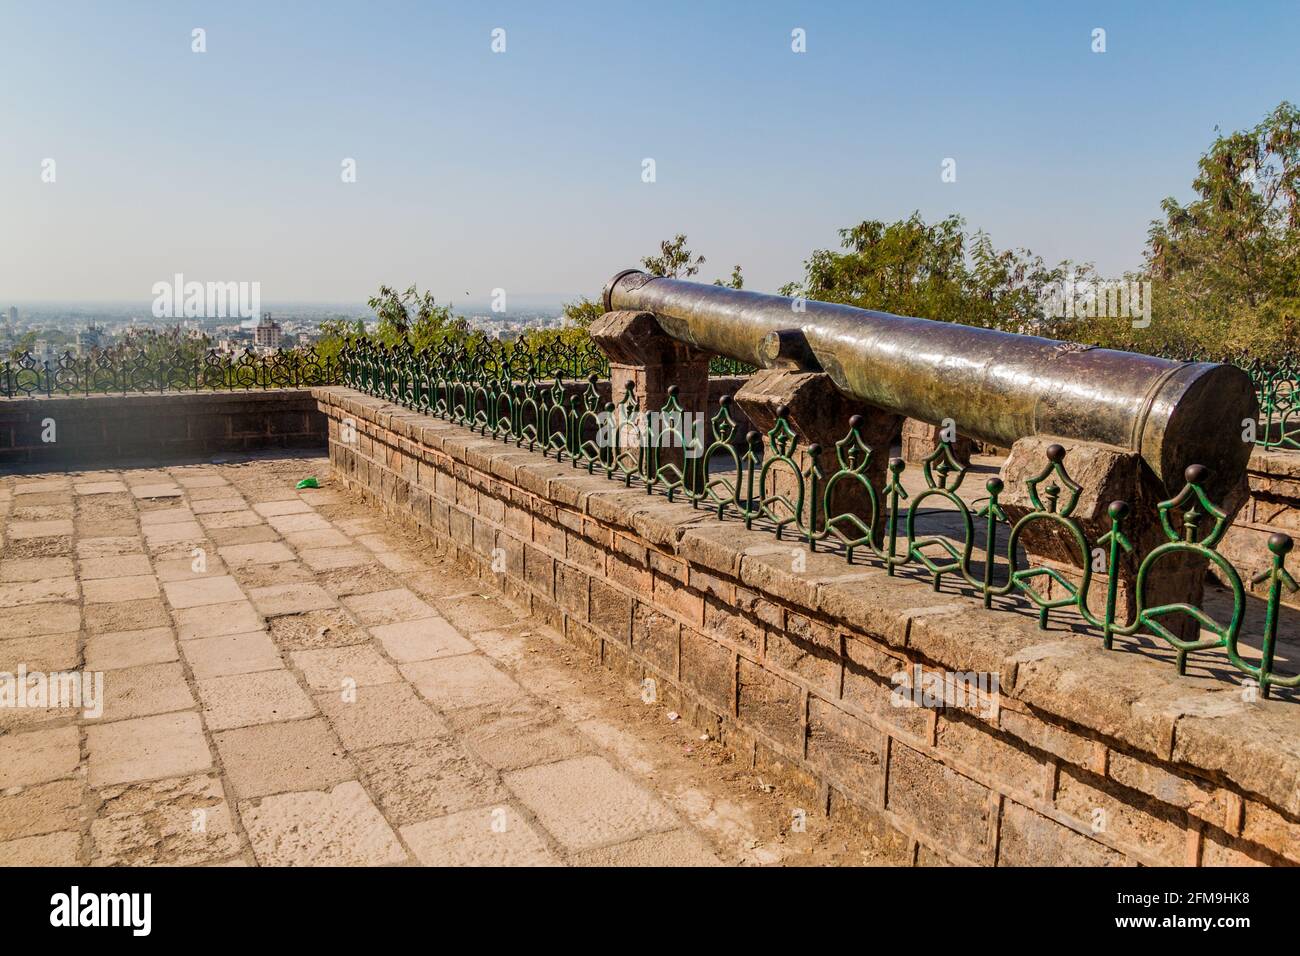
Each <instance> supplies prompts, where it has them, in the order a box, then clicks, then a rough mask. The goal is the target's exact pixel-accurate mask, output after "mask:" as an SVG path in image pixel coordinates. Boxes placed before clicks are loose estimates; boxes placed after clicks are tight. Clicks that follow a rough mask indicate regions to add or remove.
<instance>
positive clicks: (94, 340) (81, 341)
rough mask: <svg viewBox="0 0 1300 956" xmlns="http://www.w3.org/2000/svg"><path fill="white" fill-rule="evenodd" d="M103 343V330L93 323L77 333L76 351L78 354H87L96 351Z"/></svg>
mask: <svg viewBox="0 0 1300 956" xmlns="http://www.w3.org/2000/svg"><path fill="white" fill-rule="evenodd" d="M103 343H104V330H103V329H101V328H99V327H98V326H96V325H94V324H93V323H92V324H91V325H88V326H86V328H84V329H82V330H81V331H80V332H78V333H77V349H78V351H80V352H89V351H90V350H91V349H97V348H99V347H100V346H101V345H102V344H103Z"/></svg>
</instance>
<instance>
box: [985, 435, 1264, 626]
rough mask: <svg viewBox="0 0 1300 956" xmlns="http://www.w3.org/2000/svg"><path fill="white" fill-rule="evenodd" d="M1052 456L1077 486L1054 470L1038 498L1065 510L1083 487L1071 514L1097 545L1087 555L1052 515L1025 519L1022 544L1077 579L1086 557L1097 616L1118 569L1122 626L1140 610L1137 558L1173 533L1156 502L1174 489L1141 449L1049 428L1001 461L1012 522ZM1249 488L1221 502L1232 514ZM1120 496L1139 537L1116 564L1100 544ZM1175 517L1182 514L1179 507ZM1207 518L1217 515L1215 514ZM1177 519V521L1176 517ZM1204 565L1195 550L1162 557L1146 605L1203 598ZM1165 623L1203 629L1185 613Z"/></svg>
mask: <svg viewBox="0 0 1300 956" xmlns="http://www.w3.org/2000/svg"><path fill="white" fill-rule="evenodd" d="M1052 461H1060V462H1061V463H1062V465H1063V466H1064V468H1065V471H1066V473H1067V474H1068V475H1069V477H1070V479H1071V480H1072V481H1073V482H1075V484H1077V486H1078V487H1077V488H1071V487H1069V486H1068V485H1066V484H1065V483H1064V482H1062V481H1061V480H1060V479H1059V478H1058V477H1057V476H1056V475H1049V476H1047V477H1046V478H1044V479H1043V480H1042V481H1041V482H1040V483H1039V485H1038V495H1039V500H1040V501H1041V502H1042V503H1043V504H1044V506H1046V507H1048V508H1050V507H1051V505H1050V502H1051V500H1052V499H1053V497H1054V498H1055V501H1056V508H1057V510H1058V511H1059V512H1062V513H1063V512H1064V511H1065V510H1066V508H1067V507H1068V506H1069V503H1070V500H1071V498H1072V497H1074V496H1075V495H1076V494H1077V499H1076V500H1075V503H1074V509H1073V512H1072V514H1071V517H1073V518H1074V519H1075V520H1076V521H1078V523H1079V525H1080V527H1081V528H1082V529H1083V531H1084V534H1085V535H1086V537H1087V540H1088V546H1089V548H1090V549H1091V550H1090V552H1089V554H1087V555H1086V556H1085V555H1083V554H1081V553H1080V548H1079V545H1078V543H1077V541H1076V540H1075V538H1074V536H1073V535H1072V534H1070V533H1069V531H1068V529H1066V528H1065V527H1064V526H1062V525H1061V524H1059V523H1057V522H1054V521H1050V520H1043V521H1034V522H1032V523H1030V524H1029V525H1028V526H1026V528H1025V531H1024V533H1023V534H1022V535H1021V537H1020V540H1019V544H1020V546H1021V547H1023V549H1024V551H1025V554H1026V555H1027V557H1028V559H1029V562H1030V563H1031V564H1032V565H1034V566H1035V567H1048V568H1052V569H1054V570H1056V571H1057V572H1058V573H1060V574H1061V576H1062V577H1064V578H1065V579H1066V580H1067V581H1069V582H1070V583H1071V584H1072V585H1074V586H1076V587H1077V586H1078V585H1079V584H1080V583H1081V582H1082V579H1083V564H1082V562H1083V561H1088V562H1089V563H1090V564H1091V566H1092V568H1093V580H1092V584H1091V586H1090V588H1089V592H1088V607H1089V609H1090V610H1091V611H1092V613H1093V614H1094V615H1095V616H1096V617H1097V618H1098V619H1101V618H1102V617H1103V616H1104V614H1105V610H1106V592H1107V587H1108V581H1109V576H1110V575H1111V574H1117V575H1118V576H1119V581H1118V589H1117V594H1118V600H1117V603H1116V620H1117V623H1118V624H1119V625H1121V626H1122V625H1124V624H1126V623H1128V622H1129V621H1131V620H1132V618H1133V615H1134V614H1135V613H1136V610H1137V592H1136V581H1137V570H1138V565H1139V563H1140V562H1141V560H1142V558H1143V557H1144V556H1146V555H1147V554H1149V553H1150V552H1151V550H1152V549H1154V548H1156V547H1158V546H1159V545H1161V544H1163V543H1164V542H1166V541H1168V540H1169V538H1168V536H1167V535H1166V534H1165V532H1164V529H1163V527H1162V526H1161V523H1160V515H1159V512H1158V510H1157V506H1158V505H1159V503H1160V502H1161V501H1164V500H1167V499H1169V498H1172V497H1173V494H1174V493H1171V492H1169V491H1168V490H1166V489H1165V488H1164V487H1163V486H1162V485H1161V484H1160V482H1159V481H1158V480H1157V479H1156V478H1155V476H1154V475H1153V474H1152V472H1151V470H1150V469H1149V468H1148V467H1147V466H1146V465H1145V464H1144V463H1143V462H1142V459H1141V456H1139V455H1138V454H1137V453H1136V452H1132V451H1128V450H1125V449H1122V448H1116V447H1114V446H1112V445H1104V444H1098V443H1091V442H1080V441H1066V440H1063V439H1055V438H1050V437H1043V436H1036V437H1033V438H1022V439H1020V440H1019V441H1017V442H1016V443H1015V444H1014V445H1013V446H1012V448H1011V454H1010V456H1009V457H1008V458H1007V461H1006V463H1005V464H1004V465H1003V468H1002V478H1003V480H1004V482H1005V484H1006V490H1005V491H1004V492H1003V494H1002V496H1001V498H1000V501H1001V503H1002V507H1003V509H1004V510H1005V511H1006V513H1007V516H1008V517H1009V518H1010V519H1011V521H1012V523H1013V524H1014V523H1015V522H1016V521H1018V520H1019V519H1020V518H1022V517H1024V515H1026V514H1028V513H1029V512H1031V511H1034V510H1036V509H1035V506H1034V504H1033V502H1032V500H1031V499H1030V494H1029V486H1028V484H1027V481H1028V480H1030V479H1033V478H1035V477H1037V476H1038V475H1040V474H1041V473H1042V472H1043V471H1044V469H1046V468H1047V467H1048V465H1049V464H1050V463H1051V462H1052ZM1247 490H1248V489H1247V487H1246V485H1245V481H1244V479H1243V481H1242V483H1241V486H1240V488H1239V489H1238V490H1236V491H1234V492H1233V493H1231V494H1230V495H1229V499H1228V500H1227V501H1225V502H1216V504H1219V505H1220V507H1223V508H1224V510H1225V511H1227V513H1228V516H1229V518H1231V516H1232V515H1233V514H1235V513H1236V511H1237V509H1238V508H1240V507H1241V505H1242V504H1243V503H1244V502H1245V500H1246V497H1247ZM1175 493H1176V492H1175ZM1116 501H1122V502H1125V503H1126V504H1127V505H1128V506H1129V508H1128V512H1127V514H1126V515H1125V517H1124V520H1123V522H1122V523H1121V525H1120V530H1121V531H1122V532H1123V534H1124V536H1125V537H1126V538H1127V539H1128V541H1129V543H1130V544H1132V545H1133V550H1132V551H1131V552H1125V553H1124V554H1123V557H1121V559H1120V561H1119V562H1118V567H1116V568H1111V567H1109V566H1108V565H1109V554H1110V549H1109V547H1108V546H1107V545H1099V544H1098V539H1099V538H1101V537H1102V536H1103V535H1105V534H1106V533H1107V532H1108V531H1110V529H1111V517H1110V511H1109V509H1110V506H1111V503H1112V502H1116ZM1177 520H1178V521H1181V514H1179V515H1178V516H1177ZM1205 520H1206V521H1207V522H1209V523H1212V521H1213V519H1212V518H1210V517H1209V516H1206V519H1205ZM1175 527H1179V525H1178V524H1175ZM1209 527H1210V524H1204V525H1202V527H1201V534H1200V535H1198V537H1201V536H1203V535H1204V533H1205V531H1207V530H1208V529H1209ZM1005 548H1006V540H1005V538H1004V539H1002V540H1001V541H1000V546H999V553H1001V554H1005V553H1006V552H1005ZM1022 566H1023V565H1022ZM1206 570H1207V568H1206V562H1205V561H1204V560H1201V559H1198V558H1197V557H1195V556H1194V555H1190V554H1171V555H1168V556H1166V557H1164V558H1161V559H1159V561H1158V563H1157V564H1155V565H1153V566H1152V568H1151V570H1150V571H1149V572H1148V575H1147V580H1146V587H1145V594H1144V604H1145V606H1146V607H1148V608H1151V607H1156V606H1159V605H1163V604H1175V603H1185V604H1189V605H1192V606H1200V604H1201V600H1202V598H1203V597H1204V592H1205V576H1206ZM1033 585H1034V588H1035V589H1036V590H1037V591H1038V592H1039V593H1040V594H1044V595H1045V596H1048V597H1051V598H1059V597H1064V596H1065V593H1066V592H1065V589H1064V588H1063V587H1061V585H1060V584H1059V583H1057V582H1055V581H1052V580H1051V579H1050V578H1049V577H1047V576H1040V577H1038V578H1035V579H1034V581H1033ZM1161 623H1162V624H1163V625H1164V626H1165V627H1166V628H1168V629H1169V630H1170V631H1171V632H1172V633H1174V634H1176V635H1178V636H1179V637H1181V638H1183V639H1185V640H1193V639H1195V638H1196V635H1197V633H1198V632H1199V630H1200V625H1199V623H1198V622H1196V621H1195V620H1193V619H1192V618H1190V617H1189V616H1187V615H1185V614H1179V615H1169V616H1166V617H1163V618H1162V619H1161ZM1225 623H1226V622H1225Z"/></svg>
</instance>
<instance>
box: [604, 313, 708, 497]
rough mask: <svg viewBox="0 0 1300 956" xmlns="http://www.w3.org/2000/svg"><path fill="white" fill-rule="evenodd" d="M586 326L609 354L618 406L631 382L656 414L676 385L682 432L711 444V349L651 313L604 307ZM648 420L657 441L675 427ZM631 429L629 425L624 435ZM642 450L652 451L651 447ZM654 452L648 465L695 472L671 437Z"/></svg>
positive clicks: (650, 435) (686, 474)
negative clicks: (669, 329) (684, 338)
mask: <svg viewBox="0 0 1300 956" xmlns="http://www.w3.org/2000/svg"><path fill="white" fill-rule="evenodd" d="M588 331H589V332H590V333H591V337H592V339H593V340H594V341H595V343H596V345H598V346H599V347H600V349H601V351H602V352H604V353H605V355H606V356H608V357H609V382H610V396H611V401H613V402H614V404H615V405H618V404H620V403H621V402H622V401H623V399H624V397H625V395H626V394H627V387H628V385H629V384H631V386H632V394H633V395H635V396H636V400H637V403H638V404H639V405H640V408H641V411H642V412H644V413H646V414H647V415H650V414H651V413H657V412H658V411H659V410H660V409H662V408H663V406H664V405H665V403H667V401H668V396H669V389H671V388H673V387H674V386H675V387H676V388H677V392H676V396H677V403H678V404H679V405H681V407H682V412H683V416H684V420H683V423H682V437H683V438H684V439H685V441H686V442H689V441H690V439H691V437H692V436H693V435H696V434H698V436H699V437H700V438H701V439H702V440H703V441H704V444H705V446H706V447H707V445H708V423H707V422H706V421H704V416H706V415H707V414H708V408H709V354H708V353H707V352H702V351H700V350H699V349H697V348H694V347H693V346H691V345H688V344H686V343H685V342H681V341H679V340H678V339H674V338H673V337H671V336H670V335H668V334H667V333H666V332H664V330H663V329H662V328H660V327H659V322H658V321H657V320H656V319H655V317H654V315H652V314H651V313H649V312H606V313H605V314H604V315H602V316H601V317H600V318H599V319H597V320H596V321H595V322H593V323H592V324H591V328H590V329H589V330H588ZM650 421H651V427H649V428H647V429H646V432H647V433H648V440H650V441H654V440H656V436H657V435H661V434H662V433H663V429H664V428H665V427H671V426H669V425H665V424H664V423H660V422H657V421H656V420H653V419H652V420H650ZM632 431H633V430H632V429H626V430H625V434H630V433H632ZM660 444H661V446H662V444H663V443H662V442H661V443H660ZM644 450H645V451H646V452H647V453H648V452H650V451H651V449H650V448H648V447H647V448H645V449H644ZM655 451H656V452H657V458H655V457H653V456H649V455H647V465H646V467H647V468H649V467H650V463H651V462H653V463H654V464H656V465H657V466H658V468H660V469H662V468H665V467H668V466H675V467H676V468H677V469H679V470H680V472H681V474H682V476H683V478H689V477H690V475H691V474H692V473H693V469H689V468H687V464H686V460H685V454H684V450H683V447H682V445H681V444H680V443H677V442H673V443H672V444H671V445H670V447H658V448H657V449H655ZM647 477H651V476H650V475H647Z"/></svg>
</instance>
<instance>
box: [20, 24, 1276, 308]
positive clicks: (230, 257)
mask: <svg viewBox="0 0 1300 956" xmlns="http://www.w3.org/2000/svg"><path fill="white" fill-rule="evenodd" d="M1097 28H1101V29H1103V30H1105V46H1106V49H1105V52H1104V53H1095V52H1093V45H1094V40H1093V31H1094V30H1095V29H1097ZM195 29H202V30H203V31H204V40H205V43H206V51H205V52H201V53H198V52H194V51H193V49H192V47H193V45H194V39H193V31H194V30H195ZM497 29H500V30H504V31H505V33H504V38H505V50H504V52H493V49H492V43H493V31H494V30H497ZM796 29H800V30H803V31H804V35H805V36H806V52H802V53H796V52H794V51H793V50H792V48H791V47H792V31H793V30H796ZM1297 50H1300V3H1298V2H1284V3H1269V2H1251V3H1248V4H1247V3H1229V2H1223V3H1198V2H1153V0H1144V2H1142V3H1067V2H1039V3H1023V4H1022V3H1002V2H995V0H987V2H980V3H957V2H951V3H945V2H933V3H926V2H907V3H898V2H892V3H869V2H848V3H836V2H823V3H796V2H785V3H776V2H758V0H755V2H737V3H730V2H720V0H694V2H681V3H679V2H664V0H661V2H619V0H605V2H593V3H576V2H575V3H569V2H564V0H556V2H548V3H537V2H531V3H492V2H483V3H479V2H469V0H461V2H451V3H434V2H422V3H414V2H412V3H397V2H382V0H379V2H369V0H367V2H358V0H351V2H342V3H340V2H331V0H319V2H311V3H307V2H295V0H282V2H253V3H243V2H221V3H185V2H168V3H163V2H156V3H144V2H115V3H79V2H59V3H49V2H31V3H27V2H13V0H0V143H3V146H2V148H0V305H4V304H5V303H6V301H10V302H12V301H21V302H29V301H52V300H53V301H74V300H101V301H102V300H118V301H145V302H147V301H149V300H150V299H151V298H152V292H151V289H152V286H153V285H154V283H156V282H159V281H170V280H171V279H172V277H173V276H174V275H175V274H176V273H181V274H182V275H184V277H185V278H186V280H191V281H192V280H198V281H220V282H228V281H239V282H258V283H260V288H261V296H262V299H263V300H264V301H286V300H294V301H305V302H363V301H364V300H365V299H366V298H367V297H368V296H369V295H371V294H373V292H374V291H375V290H376V289H377V288H378V286H379V285H380V284H381V283H387V284H389V285H397V286H400V287H405V286H407V285H409V284H411V283H413V282H414V283H418V284H419V285H420V287H421V288H429V289H432V290H433V291H434V293H435V294H436V295H437V296H438V298H439V300H440V301H452V302H453V303H454V302H457V301H466V302H468V301H472V300H474V301H482V300H484V299H487V298H488V297H489V296H491V295H492V293H493V290H494V289H504V290H505V291H506V293H507V296H508V299H507V301H509V300H510V298H513V299H514V300H516V301H522V300H524V299H528V298H539V297H540V298H545V297H573V296H577V295H589V296H593V297H594V296H596V295H597V294H598V293H599V291H600V289H601V287H602V285H603V284H604V282H605V281H606V280H607V279H608V278H609V277H610V276H611V275H613V274H614V273H615V272H617V271H619V270H621V269H624V268H630V267H634V266H636V265H637V264H638V263H639V260H640V259H641V257H642V256H645V255H647V254H649V253H652V252H654V251H655V250H656V248H657V246H658V243H659V241H660V240H662V239H664V238H668V237H671V236H672V235H674V234H676V233H679V232H684V233H686V234H687V236H688V237H689V240H690V246H691V247H692V248H693V249H694V250H695V251H696V252H697V253H702V254H703V255H704V256H705V257H706V258H707V263H706V265H705V266H704V267H703V268H702V270H701V273H700V276H699V278H700V279H703V280H705V281H711V280H713V279H715V278H720V277H727V276H729V275H730V273H731V268H732V266H733V265H735V264H737V263H739V264H741V265H742V266H743V268H744V272H745V277H746V286H747V287H748V288H754V289H758V290H761V291H775V290H776V289H777V288H778V287H779V286H781V285H782V284H784V283H786V282H789V281H792V280H796V279H798V278H800V276H801V275H802V262H803V260H804V259H806V258H807V257H808V255H809V254H810V253H811V252H812V251H813V250H814V249H818V248H833V247H835V246H837V244H838V241H839V240H838V233H837V230H839V229H841V228H844V227H847V226H851V225H854V224H856V223H858V222H860V221H862V220H864V219H882V220H893V219H898V218H903V217H906V216H907V215H909V214H910V213H911V212H912V211H914V210H916V211H919V212H920V213H921V215H922V216H924V217H926V218H927V219H929V220H933V219H938V218H941V217H943V216H946V215H948V214H950V213H957V214H960V215H961V216H963V217H964V218H965V219H966V220H967V223H968V226H969V227H970V228H971V229H976V228H982V229H984V230H986V231H987V232H988V233H990V235H991V236H992V238H993V241H994V242H995V244H997V245H998V246H999V247H1026V248H1029V249H1031V250H1033V251H1034V252H1036V253H1038V254H1039V255H1041V256H1043V258H1044V259H1046V260H1047V261H1048V262H1049V263H1052V264H1054V263H1056V262H1057V261H1059V260H1061V259H1066V258H1069V259H1074V260H1077V261H1091V262H1094V263H1096V265H1097V266H1098V268H1099V270H1100V271H1101V273H1102V274H1103V275H1106V276H1112V275H1113V276H1118V275H1119V274H1120V273H1121V272H1122V271H1123V270H1125V269H1128V268H1132V267H1135V266H1136V265H1138V264H1139V263H1140V261H1141V253H1142V247H1143V243H1144V240H1145V237H1146V230H1147V226H1148V224H1149V222H1150V220H1151V219H1153V218H1154V217H1156V216H1157V215H1158V214H1159V203H1160V200H1161V199H1162V198H1163V197H1165V196H1169V195H1173V196H1176V197H1178V198H1180V199H1186V198H1188V197H1189V196H1190V195H1191V190H1190V184H1191V181H1192V178H1193V176H1194V175H1195V171H1196V161H1197V159H1198V157H1199V156H1200V155H1201V153H1203V152H1204V151H1205V149H1206V148H1207V147H1208V146H1209V145H1210V143H1211V142H1212V140H1213V138H1214V135H1215V128H1216V127H1220V128H1222V129H1223V130H1224V131H1229V130H1233V129H1239V128H1244V127H1248V126H1253V125H1254V124H1256V123H1258V122H1259V121H1260V120H1261V119H1262V118H1263V117H1264V115H1265V114H1266V113H1267V112H1269V111H1270V110H1271V109H1273V108H1274V107H1275V106H1276V105H1277V104H1278V103H1279V102H1281V101H1282V100H1284V99H1291V100H1293V101H1294V100H1296V99H1297V98H1300V54H1297V52H1296V51H1297ZM51 159H52V160H53V161H54V164H53V167H52V169H53V173H54V177H53V178H54V181H53V182H46V181H43V177H45V178H48V171H49V169H50V168H51V167H50V166H49V164H47V163H46V161H47V160H51ZM349 159H351V160H354V161H355V169H356V176H355V182H344V181H343V165H344V162H345V160H349ZM646 159H653V160H654V181H653V182H645V181H643V178H644V176H643V171H644V168H645V167H644V160H646ZM946 159H952V160H955V170H956V180H955V181H954V182H944V181H943V177H942V175H941V173H942V171H943V163H944V161H945V160H946Z"/></svg>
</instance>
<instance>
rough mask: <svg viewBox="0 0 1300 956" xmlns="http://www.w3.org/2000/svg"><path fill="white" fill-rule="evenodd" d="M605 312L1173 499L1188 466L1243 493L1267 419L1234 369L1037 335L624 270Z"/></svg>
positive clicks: (1212, 485)
mask: <svg viewBox="0 0 1300 956" xmlns="http://www.w3.org/2000/svg"><path fill="white" fill-rule="evenodd" d="M605 309H606V311H613V310H631V311H643V312H650V313H653V314H654V316H655V317H656V319H657V320H658V322H659V325H660V326H661V327H662V328H663V330H664V331H665V332H666V333H667V334H669V335H671V336H673V337H674V338H677V339H680V340H681V341H683V342H688V343H690V344H691V345H694V346H696V347H697V348H700V349H703V350H704V351H706V352H711V353H715V354H718V355H725V356H728V357H730V358H733V359H737V360H739V361H742V362H748V363H750V364H752V365H758V366H762V367H766V368H770V367H773V366H775V365H778V364H787V365H792V366H795V367H802V368H806V369H810V370H814V371H815V370H824V371H825V372H826V373H827V374H828V375H830V377H831V380H832V381H834V382H835V384H836V385H837V386H838V387H839V388H840V389H842V390H843V391H844V392H846V393H847V394H849V395H852V396H854V397H855V398H858V399H860V400H862V401H864V402H867V403H869V404H871V405H875V406H877V407H879V408H882V409H885V410H886V411H890V412H894V413H897V414H901V415H906V416H909V417H911V418H917V419H920V420H922V421H926V422H930V423H933V424H939V423H942V422H943V421H945V420H946V419H951V420H952V421H953V422H955V423H956V425H957V428H958V429H959V430H960V431H961V432H962V433H963V434H966V435H969V436H971V437H972V438H977V439H980V440H982V441H986V442H990V443H992V444H995V445H1000V446H1003V447H1010V446H1011V445H1012V443H1014V442H1015V441H1016V440H1017V439H1019V438H1024V437H1028V436H1032V435H1053V436H1057V437H1061V438H1072V439H1076V440H1081V441H1090V442H1101V443H1105V444H1109V445H1114V446H1117V447H1120V448H1125V449H1130V450H1132V451H1135V452H1137V453H1139V454H1140V455H1141V457H1142V459H1143V460H1144V461H1145V462H1146V463H1147V464H1148V465H1149V466H1150V468H1151V470H1152V471H1153V472H1154V474H1155V475H1156V477H1157V478H1158V479H1160V481H1161V482H1162V483H1163V484H1164V486H1165V488H1166V489H1168V490H1169V491H1170V493H1171V494H1172V493H1175V492H1176V491H1177V490H1178V489H1179V488H1181V487H1182V484H1183V480H1184V478H1183V472H1184V470H1185V469H1186V468H1187V466H1189V465H1192V464H1199V465H1204V466H1206V467H1207V468H1208V469H1210V479H1209V480H1208V482H1207V490H1209V491H1210V492H1211V493H1212V494H1218V495H1220V496H1222V495H1224V494H1226V493H1227V492H1228V491H1229V490H1230V489H1232V488H1233V487H1234V486H1236V485H1237V484H1239V483H1240V481H1241V478H1242V476H1243V475H1244V473H1245V469H1246V463H1247V461H1248V459H1249V458H1250V453H1251V450H1252V448H1253V444H1252V443H1251V442H1250V441H1248V440H1247V438H1246V436H1245V435H1244V434H1243V431H1244V430H1245V429H1246V428H1247V427H1248V425H1249V423H1251V422H1254V421H1255V420H1256V418H1257V417H1258V411H1259V409H1258V404H1257V402H1256V398H1255V391H1254V388H1253V386H1252V384H1251V381H1250V378H1249V376H1247V375H1246V373H1245V372H1243V371H1241V370H1240V369H1238V368H1236V367H1235V366H1232V365H1222V364H1217V363H1213V362H1177V361H1173V360H1170V359H1164V358H1157V357H1155V356H1150V355H1139V354H1137V353H1133V352H1118V351H1114V350H1112V349H1102V348H1095V347H1092V346H1086V345H1080V344H1078V343H1074V342H1060V341H1056V340H1053V339H1047V338H1040V337H1038V336H1033V335H1017V334H1015V333H1011V332H1000V331H996V330H994V329H983V328H976V327H974V326H967V325H957V324H955V323H950V322H936V321H932V320H930V319H919V318H914V317H911V316H902V315H891V314H889V313H888V312H873V311H870V310H867V309H858V308H854V307H852V306H847V305H835V304H832V303H827V302H817V301H813V300H810V299H792V298H787V297H785V296H778V295H764V294H761V293H757V292H748V291H743V290H737V289H728V288H725V287H722V286H713V285H705V284H703V283H698V282H686V281H683V280H680V279H668V278H662V277H656V276H651V275H647V274H646V273H644V272H639V271H636V270H628V271H625V272H620V273H619V274H618V275H616V276H614V278H613V279H611V280H610V282H609V284H608V285H607V286H606V287H605Z"/></svg>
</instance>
